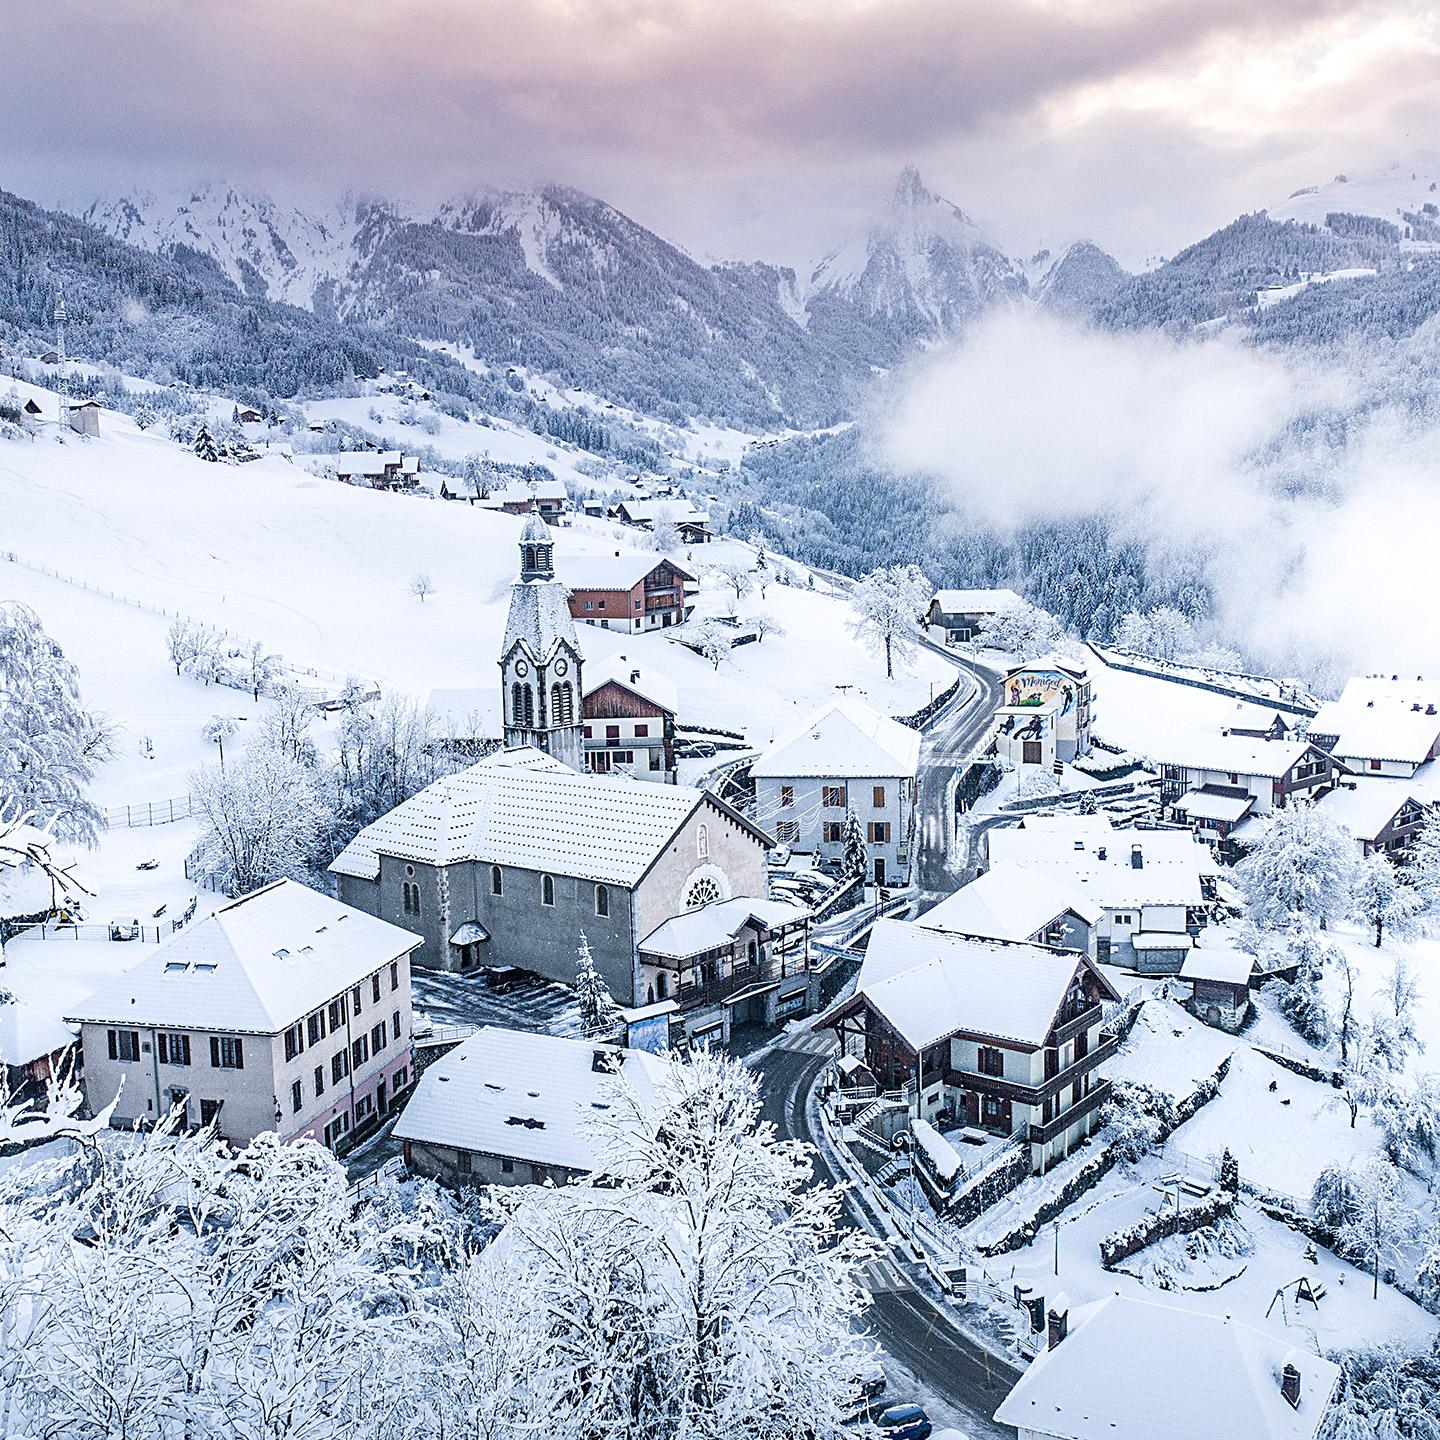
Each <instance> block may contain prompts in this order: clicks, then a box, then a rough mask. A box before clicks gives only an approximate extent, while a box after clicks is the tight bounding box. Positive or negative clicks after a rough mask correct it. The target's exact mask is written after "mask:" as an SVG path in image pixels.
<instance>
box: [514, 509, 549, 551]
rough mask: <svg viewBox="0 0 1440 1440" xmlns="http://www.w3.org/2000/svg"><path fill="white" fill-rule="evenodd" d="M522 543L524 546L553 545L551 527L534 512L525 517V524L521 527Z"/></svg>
mask: <svg viewBox="0 0 1440 1440" xmlns="http://www.w3.org/2000/svg"><path fill="white" fill-rule="evenodd" d="M520 543H521V544H522V545H549V544H551V543H553V537H552V536H551V534H550V527H549V526H548V525H547V524H546V523H545V522H544V520H542V519H541V518H540V516H539V515H538V514H537V513H536V512H535V511H534V510H532V511H531V512H530V513H529V514H528V515H527V516H526V517H525V523H524V524H523V525H522V526H521V527H520Z"/></svg>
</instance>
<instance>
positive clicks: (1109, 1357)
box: [995, 1295, 1340, 1440]
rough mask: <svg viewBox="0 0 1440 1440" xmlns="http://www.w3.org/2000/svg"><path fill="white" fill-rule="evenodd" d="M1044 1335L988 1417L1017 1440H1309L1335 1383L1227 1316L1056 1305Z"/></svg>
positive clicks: (1137, 1306) (1130, 1304) (1322, 1364)
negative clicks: (1066, 1308) (1008, 1428)
mask: <svg viewBox="0 0 1440 1440" xmlns="http://www.w3.org/2000/svg"><path fill="white" fill-rule="evenodd" d="M1058 1303H1060V1304H1063V1303H1064V1302H1063V1301H1061V1302H1058ZM1048 1334H1049V1342H1050V1343H1049V1348H1048V1349H1046V1350H1043V1351H1041V1353H1040V1354H1039V1355H1037V1356H1036V1357H1035V1359H1034V1360H1032V1361H1031V1362H1030V1367H1029V1369H1027V1370H1026V1371H1025V1373H1024V1374H1023V1375H1022V1376H1021V1377H1020V1379H1019V1381H1018V1382H1017V1383H1016V1385H1015V1388H1014V1389H1013V1390H1011V1392H1010V1393H1009V1395H1007V1396H1006V1397H1005V1399H1004V1401H1003V1402H1002V1403H1001V1405H1000V1408H999V1409H998V1410H997V1411H996V1412H995V1419H996V1420H997V1421H999V1422H1000V1423H1001V1424H1002V1425H1011V1426H1014V1427H1015V1429H1016V1430H1018V1431H1019V1432H1020V1440H1162V1437H1163V1440H1216V1437H1226V1440H1314V1437H1315V1435H1316V1433H1317V1432H1318V1431H1319V1429H1320V1425H1321V1422H1322V1421H1323V1419H1324V1418H1325V1411H1326V1409H1327V1408H1328V1406H1329V1404H1330V1398H1331V1396H1332V1395H1333V1394H1334V1392H1335V1385H1336V1382H1337V1381H1338V1380H1339V1378H1340V1367H1339V1366H1338V1365H1335V1364H1334V1363H1333V1362H1331V1361H1329V1360H1323V1359H1321V1358H1320V1356H1318V1355H1314V1354H1312V1353H1311V1352H1310V1351H1308V1350H1302V1349H1300V1348H1298V1347H1296V1346H1294V1345H1291V1344H1290V1343H1289V1342H1288V1341H1286V1340H1280V1339H1276V1338H1275V1337H1274V1336H1271V1335H1267V1334H1265V1333H1264V1332H1263V1331H1261V1330H1256V1329H1253V1328H1252V1327H1251V1326H1249V1325H1243V1324H1241V1323H1240V1322H1239V1321H1237V1320H1232V1319H1231V1318H1230V1317H1229V1316H1228V1315H1225V1316H1221V1315H1210V1314H1205V1313H1202V1312H1200V1311H1198V1310H1182V1309H1180V1308H1179V1307H1178V1306H1173V1305H1161V1304H1158V1303H1156V1302H1155V1301H1152V1300H1135V1299H1131V1298H1129V1297H1128V1296H1122V1295H1111V1296H1108V1297H1107V1298H1106V1299H1104V1300H1097V1301H1095V1302H1094V1303H1093V1304H1090V1305H1085V1306H1082V1307H1081V1308H1079V1309H1077V1310H1075V1311H1074V1312H1067V1311H1064V1310H1059V1309H1056V1308H1054V1307H1052V1309H1051V1311H1050V1315H1049V1332H1048Z"/></svg>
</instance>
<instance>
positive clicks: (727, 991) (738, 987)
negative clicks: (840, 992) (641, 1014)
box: [671, 963, 808, 1010]
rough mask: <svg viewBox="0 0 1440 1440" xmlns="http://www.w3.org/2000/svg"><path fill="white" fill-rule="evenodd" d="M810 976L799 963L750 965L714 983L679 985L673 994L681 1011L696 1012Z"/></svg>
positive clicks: (705, 981)
mask: <svg viewBox="0 0 1440 1440" xmlns="http://www.w3.org/2000/svg"><path fill="white" fill-rule="evenodd" d="M807 973H808V972H807V971H806V969H805V967H804V966H803V965H800V964H789V965H783V966H782V965H780V964H777V963H771V964H767V965H751V966H748V967H747V968H745V969H744V970H737V971H734V972H733V973H732V974H729V975H722V976H720V977H719V978H717V979H715V980H704V981H701V982H700V983H699V984H698V985H686V984H682V985H679V986H677V987H676V988H675V989H674V990H672V991H671V995H672V998H673V999H674V1000H675V1001H676V1003H677V1004H678V1005H679V1006H680V1008H681V1009H682V1010H695V1009H699V1008H700V1007H702V1006H705V1005H720V1004H723V1003H724V1002H725V1001H726V1000H730V999H732V998H734V997H735V996H736V995H739V994H741V993H742V992H743V991H745V990H758V989H764V988H767V987H770V986H773V985H778V984H780V983H781V982H782V981H784V980H791V979H798V978H801V977H803V976H805V975H806V974H807Z"/></svg>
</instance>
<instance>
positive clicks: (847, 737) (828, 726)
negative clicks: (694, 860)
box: [750, 697, 920, 885]
mask: <svg viewBox="0 0 1440 1440" xmlns="http://www.w3.org/2000/svg"><path fill="white" fill-rule="evenodd" d="M919 764H920V734H919V732H918V731H916V730H912V729H911V728H910V727H909V726H908V725H902V724H901V723H900V722H899V721H898V720H892V719H891V718H890V717H889V716H888V715H882V714H880V712H879V711H878V710H875V709H872V708H871V707H870V706H869V705H866V704H865V703H864V702H863V701H861V700H855V699H851V698H848V697H847V698H844V699H840V700H832V701H831V702H830V703H829V704H828V705H825V706H823V707H822V708H821V709H819V710H817V711H816V712H815V713H814V714H813V715H811V716H809V717H808V718H807V719H806V720H805V721H803V722H802V723H801V724H799V725H797V726H795V727H794V728H793V729H791V730H788V731H787V732H786V733H785V734H783V735H781V736H780V737H779V738H778V739H776V740H775V741H774V742H773V743H772V744H771V745H770V747H769V748H768V749H767V750H766V751H765V752H764V753H763V754H762V755H761V756H760V758H759V759H758V760H757V761H755V763H754V764H753V765H752V766H751V767H750V774H751V777H752V778H753V779H754V781H755V798H756V803H757V813H758V814H759V815H762V816H764V817H765V819H766V822H767V823H773V825H774V828H775V838H776V840H777V842H778V843H780V844H782V845H791V846H793V847H794V848H795V849H797V850H801V851H804V852H806V853H810V854H813V855H815V857H816V858H817V860H838V859H839V858H840V856H841V855H842V853H843V851H844V841H845V817H846V813H847V812H848V811H852V810H853V811H854V813H855V815H856V818H857V819H858V820H859V821H860V823H861V825H862V826H863V827H864V833H865V848H866V854H867V857H868V859H869V874H870V876H871V878H873V880H874V881H875V883H876V884H877V885H896V884H904V883H905V882H906V880H908V878H909V874H910V863H911V857H912V854H913V843H912V842H913V833H914V828H915V775H916V772H917V770H918V769H919Z"/></svg>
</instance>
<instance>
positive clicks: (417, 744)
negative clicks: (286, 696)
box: [296, 687, 453, 849]
mask: <svg viewBox="0 0 1440 1440" xmlns="http://www.w3.org/2000/svg"><path fill="white" fill-rule="evenodd" d="M349 693H350V695H351V699H352V701H353V702H354V704H353V708H350V709H349V710H348V712H347V713H346V715H345V717H344V718H343V719H342V720H341V722H340V725H339V728H338V731H337V734H336V744H335V752H334V755H333V758H332V760H331V762H330V764H329V766H328V768H327V770H326V788H327V791H328V793H329V796H330V809H331V812H332V814H333V817H334V823H335V825H336V827H337V828H336V831H335V834H334V836H333V844H334V845H335V847H336V848H337V849H338V848H340V847H343V846H344V845H346V844H348V843H349V841H350V840H351V839H353V838H354V836H355V835H356V834H357V833H358V832H359V831H360V830H362V829H364V827H365V826H366V825H369V824H370V823H371V822H372V821H374V820H378V819H379V818H380V817H381V816H382V815H387V814H389V812H390V811H391V810H393V809H394V808H395V807H396V806H397V805H400V804H402V803H403V802H404V801H406V800H408V799H409V798H410V797H411V796H412V795H416V794H418V793H419V792H420V791H421V790H423V789H424V788H425V787H426V786H427V785H429V784H432V783H433V782H434V781H436V780H438V779H440V778H441V776H443V775H445V774H447V773H448V772H449V771H450V770H451V769H452V768H453V766H451V765H450V764H449V763H448V762H447V761H446V760H445V759H444V757H443V756H442V754H441V751H440V747H439V745H438V743H437V741H438V737H437V732H436V728H435V716H434V714H433V713H432V712H431V711H430V710H429V709H428V708H425V707H422V706H419V705H416V704H415V702H414V701H413V700H410V699H408V698H407V697H405V696H403V695H397V694H387V695H385V696H383V697H382V698H381V699H380V701H379V702H378V703H375V704H373V705H367V704H364V703H363V702H362V701H361V700H360V698H359V690H358V687H357V689H356V690H354V691H350V692H349ZM310 714H313V711H306V712H302V713H301V714H299V715H298V716H297V717H296V722H297V723H301V722H303V723H308V719H307V716H308V715H310ZM308 749H309V741H308V738H305V739H304V740H302V741H301V746H300V751H299V753H300V755H301V756H302V757H303V756H304V755H305V754H307V753H308Z"/></svg>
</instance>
